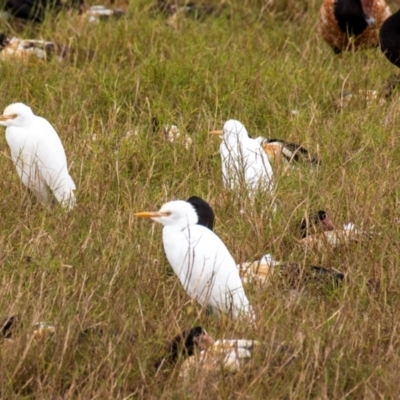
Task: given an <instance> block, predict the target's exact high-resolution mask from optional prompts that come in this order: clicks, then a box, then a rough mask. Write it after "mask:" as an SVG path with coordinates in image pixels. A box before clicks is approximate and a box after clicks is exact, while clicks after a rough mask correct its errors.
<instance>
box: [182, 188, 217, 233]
mask: <svg viewBox="0 0 400 400" xmlns="http://www.w3.org/2000/svg"><path fill="white" fill-rule="evenodd" d="M186 201H187V202H188V203H190V204H191V205H192V206H193V207H194V209H195V210H196V213H197V216H198V217H199V220H198V222H197V224H198V225H203V226H205V227H206V228H208V229H211V230H214V223H215V214H214V210H213V209H212V207H211V206H210V205H209V204H208V203H207V202H206V201H205V200H203V199H202V198H201V197H197V196H192V197H189V198H188V199H187V200H186Z"/></svg>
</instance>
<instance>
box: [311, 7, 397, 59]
mask: <svg viewBox="0 0 400 400" xmlns="http://www.w3.org/2000/svg"><path fill="white" fill-rule="evenodd" d="M390 15H391V12H390V9H389V7H388V6H387V4H386V3H385V0H324V2H323V4H322V6H321V9H320V14H319V26H318V30H319V33H320V34H321V36H322V38H323V39H324V40H325V41H326V42H327V43H328V44H329V46H331V47H332V49H333V50H334V52H335V53H336V54H339V53H341V52H342V51H343V50H351V49H353V48H354V49H355V50H356V49H363V48H369V47H377V46H378V45H379V37H378V36H379V29H380V27H381V26H382V24H383V22H384V21H385V20H386V19H387V18H388V17H389V16H390Z"/></svg>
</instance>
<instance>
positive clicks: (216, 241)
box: [184, 225, 250, 316]
mask: <svg viewBox="0 0 400 400" xmlns="http://www.w3.org/2000/svg"><path fill="white" fill-rule="evenodd" d="M185 235H186V240H187V241H189V242H190V247H191V250H190V252H191V255H192V260H191V266H190V268H189V270H190V271H188V272H189V273H188V275H187V276H186V279H185V280H186V282H187V284H188V285H187V287H188V292H189V290H190V291H192V292H194V293H193V294H195V295H196V296H197V298H198V299H199V302H200V303H202V304H206V303H207V304H209V305H211V306H212V307H213V308H216V309H220V310H221V311H224V312H229V311H231V310H230V309H231V308H232V309H233V310H232V311H233V313H234V315H235V316H236V315H237V314H238V313H239V312H240V311H243V312H245V313H247V312H249V311H250V310H249V302H248V299H247V297H246V295H245V292H244V289H243V284H242V281H241V279H240V276H239V272H238V270H237V268H236V263H235V261H234V259H233V258H232V256H231V254H230V253H229V250H228V249H227V248H226V246H225V244H224V243H223V242H222V240H221V239H220V238H219V237H218V236H217V235H216V234H215V233H214V232H212V231H211V230H209V229H207V228H205V227H204V226H201V225H193V226H190V227H189V228H187V229H185ZM184 286H185V285H184ZM189 294H190V293H189ZM190 295H191V296H192V294H190Z"/></svg>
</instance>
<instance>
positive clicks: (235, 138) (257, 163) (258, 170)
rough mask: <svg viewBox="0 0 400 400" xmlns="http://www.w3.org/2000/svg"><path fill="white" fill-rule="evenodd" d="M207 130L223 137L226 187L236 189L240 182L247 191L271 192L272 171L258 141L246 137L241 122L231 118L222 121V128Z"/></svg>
mask: <svg viewBox="0 0 400 400" xmlns="http://www.w3.org/2000/svg"><path fill="white" fill-rule="evenodd" d="M210 133H211V134H214V135H220V136H221V137H222V139H223V140H222V143H221V146H220V153H221V160H222V178H223V182H224V185H225V187H226V188H229V189H231V190H237V189H240V188H241V187H243V184H244V185H245V187H246V188H247V190H248V191H249V192H250V194H251V195H254V194H255V193H256V192H257V191H258V190H260V189H261V190H262V189H267V190H269V192H270V193H271V194H274V178H273V171H272V167H271V164H270V162H269V160H268V156H267V155H266V154H265V152H264V150H263V149H262V147H261V145H260V143H258V142H257V141H256V140H254V139H251V138H250V137H249V135H248V133H247V130H246V128H245V127H244V125H243V124H241V123H240V122H239V121H236V120H233V119H231V120H229V121H227V122H225V124H224V129H223V131H212V132H210Z"/></svg>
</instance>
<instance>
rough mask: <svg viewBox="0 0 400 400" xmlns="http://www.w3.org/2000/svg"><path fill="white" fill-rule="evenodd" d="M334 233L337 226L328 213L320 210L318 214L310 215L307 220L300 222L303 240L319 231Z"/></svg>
mask: <svg viewBox="0 0 400 400" xmlns="http://www.w3.org/2000/svg"><path fill="white" fill-rule="evenodd" d="M321 228H322V230H323V231H333V230H334V229H335V225H333V222H332V220H331V218H330V217H329V215H328V214H327V212H326V211H323V210H319V211H317V212H316V213H312V214H309V215H308V216H307V217H306V218H303V219H302V220H301V222H300V232H301V238H305V237H306V236H308V235H309V234H311V233H315V232H317V231H321Z"/></svg>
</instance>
